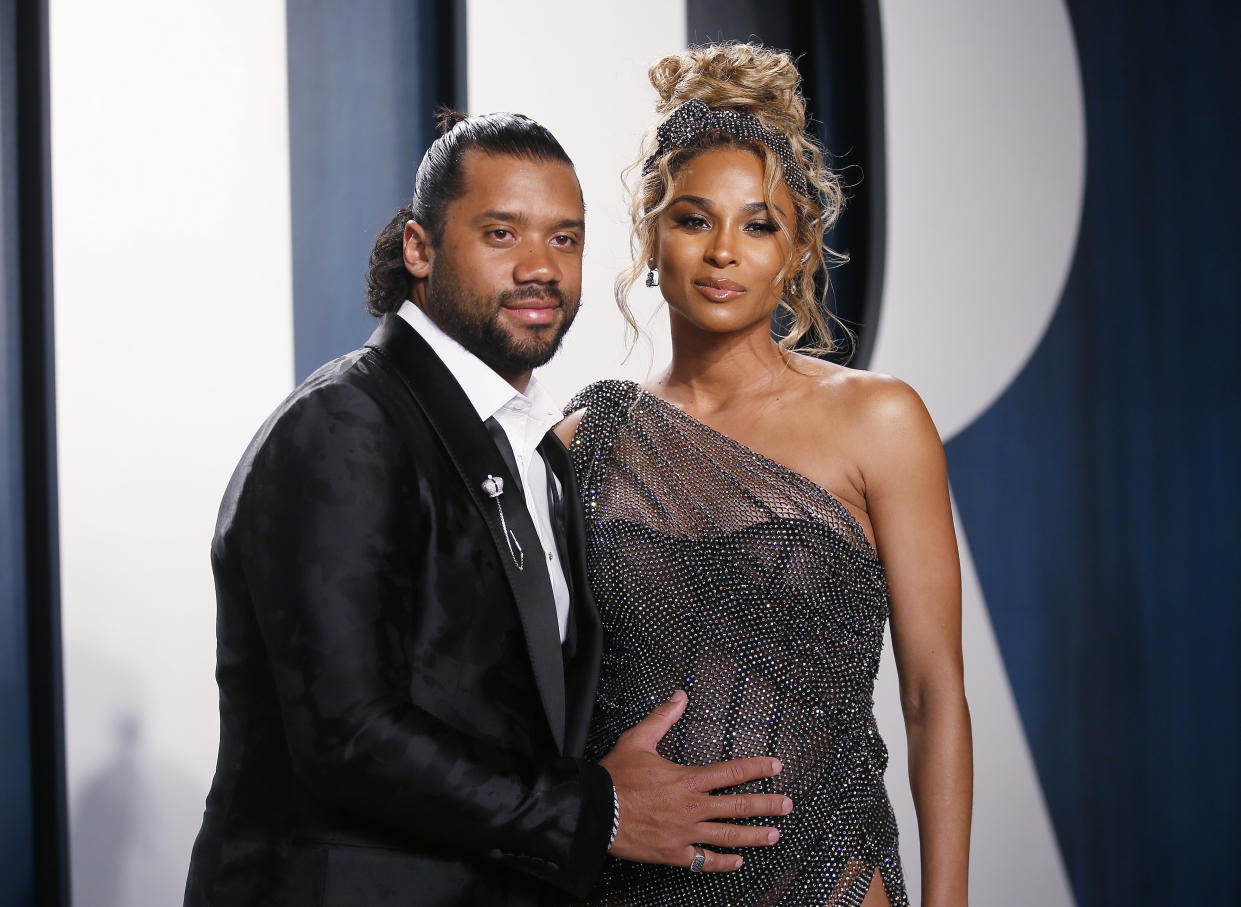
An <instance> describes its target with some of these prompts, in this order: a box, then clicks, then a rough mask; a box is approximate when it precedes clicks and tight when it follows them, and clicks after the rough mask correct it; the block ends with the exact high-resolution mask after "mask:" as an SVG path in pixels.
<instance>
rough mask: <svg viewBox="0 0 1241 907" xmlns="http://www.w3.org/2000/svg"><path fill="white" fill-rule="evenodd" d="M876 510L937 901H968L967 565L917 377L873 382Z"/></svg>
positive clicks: (870, 468)
mask: <svg viewBox="0 0 1241 907" xmlns="http://www.w3.org/2000/svg"><path fill="white" fill-rule="evenodd" d="M868 396H869V397H870V399H869V400H868V401H867V406H866V407H865V411H866V413H867V415H866V416H865V417H864V420H863V421H864V423H865V429H864V431H863V433H862V437H863V439H864V440H865V442H866V447H865V451H864V454H863V457H862V460H861V462H862V474H863V478H864V481H865V486H866V487H865V492H866V507H867V512H868V514H869V516H870V521H871V526H872V528H873V529H874V533H875V541H876V547H877V549H878V551H879V555H880V557H881V558H882V560H883V563H884V567H885V569H886V571H887V576H888V592H889V598H890V601H891V608H892V616H891V625H892V643H893V650H894V654H895V655H896V666H897V672H898V675H899V678H900V695H901V707H902V709H903V711H904V715H905V731H906V734H907V736H908V740H909V782H910V786H911V788H912V790H913V798H914V807H915V808H916V810H917V813H918V839H919V843H920V845H921V855H922V903H923V904H924V905H925V907H937V905H952V907H960V905H963V904H965V903H966V902H967V882H968V871H969V834H970V816H971V809H972V802H973V753H972V748H971V740H970V716H969V708H968V706H967V705H966V702H965V687H964V678H963V673H962V657H961V570H960V561H959V558H958V554H957V543H956V534H955V532H954V530H953V526H952V508H951V504H950V503H949V497H948V475H947V469H946V466H945V462H944V450H943V446H942V444H941V443H940V439H939V434H938V432H937V431H936V430H935V426H934V424H933V423H932V422H931V417H930V415H929V414H928V413H927V411H926V407H925V406H923V404H922V401H921V399H919V397H918V395H917V394H916V393H914V391H913V390H912V389H910V388H909V387H908V386H907V385H905V384H903V383H901V382H899V381H895V380H892V379H879V378H877V379H876V380H875V383H874V385H873V386H872V387H870V388H868Z"/></svg>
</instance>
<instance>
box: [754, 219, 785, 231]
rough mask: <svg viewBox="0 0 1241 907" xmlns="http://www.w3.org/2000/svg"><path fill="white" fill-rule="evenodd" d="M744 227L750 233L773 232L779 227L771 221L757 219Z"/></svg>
mask: <svg viewBox="0 0 1241 907" xmlns="http://www.w3.org/2000/svg"><path fill="white" fill-rule="evenodd" d="M746 229H747V230H749V231H750V232H751V233H775V232H776V231H777V230H779V229H780V228H779V227H777V226H776V225H775V224H773V223H772V222H771V221H766V220H759V221H755V222H754V223H752V224H747V225H746Z"/></svg>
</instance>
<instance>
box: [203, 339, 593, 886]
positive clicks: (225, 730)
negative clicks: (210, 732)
mask: <svg viewBox="0 0 1241 907" xmlns="http://www.w3.org/2000/svg"><path fill="white" fill-rule="evenodd" d="M540 452H541V453H542V455H543V456H544V458H545V459H546V460H547V461H548V463H549V464H550V466H551V467H552V468H553V470H554V471H555V472H556V474H557V476H558V477H559V478H560V481H561V483H562V485H563V488H564V498H565V502H566V504H567V505H568V506H567V508H566V510H567V518H566V521H567V524H568V530H569V531H568V538H567V546H566V547H567V553H568V560H567V561H566V563H565V569H566V572H567V573H568V574H569V576H568V579H569V581H570V585H571V588H572V590H573V600H572V609H571V612H570V620H571V621H573V626H572V630H571V633H570V642H571V644H572V650H573V651H572V652H568V651H567V650H568V648H569V647H568V646H567V645H566V647H565V648H564V649H562V646H561V643H560V636H559V630H558V626H557V622H556V613H555V606H554V599H553V597H552V591H551V585H550V582H549V580H548V576H547V569H546V566H545V565H544V564H543V562H542V561H541V560H539V559H538V558H537V556H531V557H530V558H529V559H528V560H527V562H526V563H525V569H524V570H519V569H518V568H517V566H516V564H515V563H514V561H513V559H512V557H511V556H510V553H509V549H508V546H507V545H506V543H505V540H504V536H503V534H502V533H503V530H502V528H501V525H500V517H499V513H498V511H497V507H496V501H495V500H493V499H491V498H489V497H487V496H486V494H485V493H484V491H483V489H482V483H483V481H484V480H485V479H486V478H487V476H488V475H494V476H499V477H502V478H503V479H504V480H505V487H506V488H507V489H516V488H517V487H518V486H517V484H516V482H515V481H514V480H513V477H512V475H511V474H510V472H509V470H508V468H507V467H506V466H505V460H504V457H503V456H502V455H501V454H500V452H499V450H498V449H497V447H496V445H495V443H494V442H493V441H492V440H491V437H490V435H489V434H488V431H487V428H486V427H485V426H484V424H483V423H482V422H481V421H480V420H479V418H478V415H477V413H476V412H475V410H474V408H473V407H472V406H471V404H470V402H469V400H468V398H467V397H466V395H465V393H464V391H462V389H461V387H460V385H458V384H457V382H456V380H455V379H454V378H453V377H452V375H451V374H450V373H449V372H448V370H447V369H446V368H445V367H444V365H443V364H442V363H441V362H440V361H439V359H438V358H437V357H436V356H435V354H434V353H433V352H432V351H431V348H430V347H429V346H428V345H427V344H426V342H425V341H423V340H422V338H421V337H419V336H418V334H417V332H416V331H414V330H413V329H412V328H411V327H409V326H408V325H407V324H406V323H405V322H403V321H402V320H401V319H399V318H397V317H395V316H392V315H389V316H387V317H386V318H385V320H384V321H383V323H382V324H381V325H380V327H379V328H378V330H376V332H375V334H374V335H373V336H372V337H371V339H370V341H369V342H368V344H367V346H366V347H365V348H363V349H361V350H358V351H357V352H354V353H352V354H350V355H348V356H345V357H344V358H342V359H338V360H336V361H334V362H331V363H329V364H327V365H325V366H324V367H323V368H321V369H319V370H318V371H317V372H316V373H315V374H314V375H312V376H311V377H310V378H308V379H307V380H306V381H305V383H303V384H302V385H301V387H299V388H298V389H297V390H296V391H294V392H293V394H292V395H291V396H290V397H289V398H288V399H287V400H286V401H285V402H284V403H283V404H282V405H281V406H280V408H279V409H278V410H277V411H276V413H274V414H273V415H272V417H271V418H270V419H269V420H268V421H267V423H266V424H265V425H264V426H263V428H262V429H261V430H260V431H259V433H258V435H257V436H256V437H255V439H254V441H253V442H252V443H251V444H250V447H249V449H248V450H247V451H246V453H245V456H244V457H243V458H242V461H241V463H240V465H239V466H238V467H237V471H236V473H235V474H234V476H233V479H232V481H231V482H230V484H229V488H228V491H227V492H226V494H225V497H224V501H223V503H222V505H221V508H220V517H219V523H218V525H217V527H216V535H215V538H214V540H213V542H212V550H211V555H212V565H213V568H214V572H215V579H216V594H217V602H218V617H217V646H218V648H217V670H216V677H217V680H218V682H219V687H220V718H221V732H220V737H221V739H220V753H219V762H218V765H217V768H216V775H215V781H214V783H213V784H212V788H211V793H210V794H209V796H208V798H207V809H206V814H205V817H204V821H203V826H202V830H201V831H200V833H199V835H198V839H197V841H196V843H195V845H194V853H193V857H192V859H191V862H190V871H189V879H188V882H187V885H186V896H185V902H186V904H187V905H195V907H198V905H207V904H211V905H221V907H224V905H227V907H242V905H250V904H278V905H296V907H306V905H342V907H344V905H348V907H358V905H389V904H392V905H396V904H401V905H412V904H419V905H421V904H428V905H430V904H437V905H438V904H488V905H493V904H546V903H560V902H564V901H569V900H572V899H573V898H574V897H576V896H581V895H584V894H585V892H586V890H587V889H588V888H589V887H590V885H591V884H592V883H593V881H594V879H595V878H596V877H597V876H598V874H599V872H600V870H601V869H602V864H603V860H604V854H605V851H606V847H607V839H608V835H609V832H610V830H611V821H612V786H611V782H610V779H609V778H608V775H607V772H606V771H605V770H604V769H602V768H600V767H599V766H597V765H592V764H589V763H586V762H584V761H583V760H582V759H581V758H580V756H581V753H582V748H583V745H584V742H585V737H586V729H587V724H588V721H589V717H590V710H591V703H592V700H593V697H594V691H595V684H596V681H597V678H598V670H599V652H600V631H599V621H598V615H597V613H596V611H595V606H594V603H593V601H592V600H591V598H590V594H589V590H588V588H587V583H586V576H585V561H584V548H583V526H582V517H581V510H580V508H579V506H578V504H577V492H576V490H575V484H574V480H573V474H572V468H571V466H570V463H569V459H568V455H567V452H566V451H565V449H564V447H563V445H561V444H560V443H559V441H557V440H556V439H555V437H554V436H549V438H548V439H546V440H545V441H544V442H543V445H542V446H541V447H540ZM498 500H499V501H500V502H501V503H502V504H503V506H504V508H505V514H504V515H505V518H506V521H507V525H508V527H509V528H510V529H512V530H513V532H514V533H515V534H516V536H517V538H518V539H519V540H526V544H525V545H524V548H525V550H526V551H527V552H536V551H539V550H541V549H540V548H539V546H538V541H537V536H536V535H535V531H534V527H533V524H532V523H531V521H530V516H529V514H528V512H527V511H526V508H525V504H524V501H523V499H522V496H521V494H520V492H518V491H515V490H514V491H512V492H511V493H505V494H503V495H502V496H501V497H500V498H499V499H498Z"/></svg>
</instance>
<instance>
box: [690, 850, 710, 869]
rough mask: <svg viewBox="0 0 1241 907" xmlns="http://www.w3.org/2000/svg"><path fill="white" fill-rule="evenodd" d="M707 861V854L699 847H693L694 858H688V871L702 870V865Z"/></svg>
mask: <svg viewBox="0 0 1241 907" xmlns="http://www.w3.org/2000/svg"><path fill="white" fill-rule="evenodd" d="M706 862H707V855H706V854H705V853H703V850H702V848H701V847H695V848H694V859H692V860H690V863H689V871H690V872H702V867H703V865H704V864H705V863H706Z"/></svg>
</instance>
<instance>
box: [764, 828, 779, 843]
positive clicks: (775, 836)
mask: <svg viewBox="0 0 1241 907" xmlns="http://www.w3.org/2000/svg"><path fill="white" fill-rule="evenodd" d="M779 840H780V831H779V829H775V828H773V829H772V830H771V831H769V832H767V843H768V844H775V843H776V842H777V841H779Z"/></svg>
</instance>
